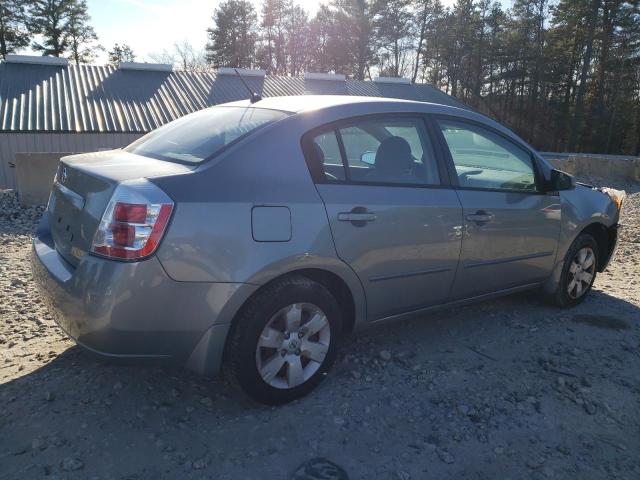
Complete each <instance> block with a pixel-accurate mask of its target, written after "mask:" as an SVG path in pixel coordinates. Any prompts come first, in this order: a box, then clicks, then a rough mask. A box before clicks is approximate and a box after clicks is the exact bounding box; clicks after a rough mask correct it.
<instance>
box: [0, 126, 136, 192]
mask: <svg viewBox="0 0 640 480" xmlns="http://www.w3.org/2000/svg"><path fill="white" fill-rule="evenodd" d="M141 136H142V134H140V133H0V188H16V173H15V168H11V167H10V163H15V161H16V153H57V152H77V153H83V152H94V151H97V150H105V149H110V148H120V147H124V146H126V145H128V144H130V143H131V142H133V141H134V140H136V139H138V138H140V137H141Z"/></svg>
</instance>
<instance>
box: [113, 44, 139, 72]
mask: <svg viewBox="0 0 640 480" xmlns="http://www.w3.org/2000/svg"><path fill="white" fill-rule="evenodd" d="M107 56H108V57H109V65H111V66H113V67H117V66H118V65H120V64H121V63H123V62H133V61H135V59H136V56H135V54H134V53H133V49H132V48H131V47H130V46H129V45H127V44H124V43H123V44H122V45H120V44H118V43H116V44H115V45H114V46H113V48H112V49H111V50H110V51H109V52H108V53H107Z"/></svg>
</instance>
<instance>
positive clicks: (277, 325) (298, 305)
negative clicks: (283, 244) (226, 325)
mask: <svg viewBox="0 0 640 480" xmlns="http://www.w3.org/2000/svg"><path fill="white" fill-rule="evenodd" d="M341 332H342V311H341V309H340V305H339V304H338V302H337V301H336V299H335V298H334V297H333V295H332V294H331V293H330V292H329V290H327V289H326V288H325V287H324V286H323V285H321V284H319V283H317V282H314V281H312V280H309V279H308V278H306V277H303V276H299V275H295V276H289V277H285V278H283V279H282V280H278V281H276V282H275V283H273V284H271V285H268V286H267V287H266V288H264V289H263V290H261V291H260V292H259V293H258V294H257V295H256V296H254V297H253V298H251V299H250V300H249V302H248V303H247V304H246V305H245V306H244V307H243V309H242V310H241V311H240V313H239V316H238V318H237V319H236V322H235V325H234V329H233V332H232V334H231V335H232V336H231V339H230V342H229V344H228V345H227V350H226V367H227V373H228V374H230V376H231V377H232V380H235V381H236V382H237V383H238V384H239V386H240V388H242V390H243V391H244V392H245V393H247V394H248V395H249V396H250V397H252V398H253V399H254V400H256V401H258V402H260V403H264V404H267V405H281V404H284V403H288V402H291V401H292V400H295V399H297V398H300V397H302V396H304V395H306V394H307V393H309V392H310V391H311V390H313V389H314V388H315V387H316V386H317V385H318V384H319V383H320V382H321V381H322V380H323V379H324V377H325V376H326V375H327V373H328V372H329V370H330V369H331V367H332V365H333V363H334V361H335V357H336V353H337V349H338V345H339V341H340V337H341Z"/></svg>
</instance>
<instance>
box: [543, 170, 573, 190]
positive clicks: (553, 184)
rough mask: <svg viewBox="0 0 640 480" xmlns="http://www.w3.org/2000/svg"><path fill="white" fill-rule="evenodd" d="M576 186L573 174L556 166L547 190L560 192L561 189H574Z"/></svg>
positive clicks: (552, 171)
mask: <svg viewBox="0 0 640 480" xmlns="http://www.w3.org/2000/svg"><path fill="white" fill-rule="evenodd" d="M574 188H576V179H575V178H574V177H573V175H569V174H568V173H565V172H563V171H561V170H556V169H555V168H554V169H553V170H551V175H550V178H549V182H547V191H551V192H559V191H561V190H573V189H574Z"/></svg>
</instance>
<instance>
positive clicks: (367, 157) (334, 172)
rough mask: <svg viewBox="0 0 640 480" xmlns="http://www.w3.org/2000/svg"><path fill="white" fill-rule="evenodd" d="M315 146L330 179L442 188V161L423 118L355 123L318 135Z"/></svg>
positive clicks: (314, 142)
mask: <svg viewBox="0 0 640 480" xmlns="http://www.w3.org/2000/svg"><path fill="white" fill-rule="evenodd" d="M340 142H342V146H343V147H344V150H343V152H341V150H340ZM311 146H312V147H311V149H312V150H313V155H315V157H316V158H315V161H316V164H321V166H322V174H323V175H324V180H326V181H343V180H347V181H349V182H351V183H365V184H389V185H439V184H440V176H439V173H438V166H437V162H436V158H435V155H434V153H433V149H432V147H431V143H430V141H429V137H428V136H427V134H426V131H425V127H424V123H423V121H422V119H421V118H419V117H416V118H405V119H397V118H372V119H362V120H355V121H353V122H349V123H346V124H342V125H340V126H339V127H337V128H335V129H332V130H329V131H326V132H324V133H320V134H317V135H315V136H314V137H313V138H312V141H311ZM342 154H344V158H342ZM345 167H347V170H345Z"/></svg>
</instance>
